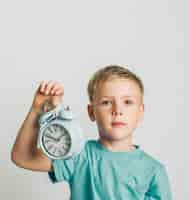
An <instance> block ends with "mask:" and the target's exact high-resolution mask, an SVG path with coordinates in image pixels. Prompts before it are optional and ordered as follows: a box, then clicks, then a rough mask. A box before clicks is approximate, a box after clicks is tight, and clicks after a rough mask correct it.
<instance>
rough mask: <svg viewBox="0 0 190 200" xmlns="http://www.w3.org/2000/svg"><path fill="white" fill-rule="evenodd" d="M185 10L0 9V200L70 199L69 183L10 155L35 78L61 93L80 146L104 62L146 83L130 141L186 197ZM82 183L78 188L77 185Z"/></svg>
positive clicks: (183, 6) (164, 0)
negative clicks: (92, 82)
mask: <svg viewBox="0 0 190 200" xmlns="http://www.w3.org/2000/svg"><path fill="white" fill-rule="evenodd" d="M189 18H190V14H189V2H188V1H185V0H181V1H177V0H173V1H172V0H160V1H152V0H144V1H137V0H131V1H128V0H125V1H120V0H117V1H111V0H109V1H108V0H101V1H100V0H96V1H87V0H81V1H71V0H70V1H64V0H62V1H41V0H38V1H35V0H34V1H9V0H6V1H1V2H0V70H1V72H0V93H1V100H0V113H1V117H0V124H1V134H0V136H1V139H0V147H1V148H0V158H1V162H0V163H1V164H0V166H1V167H0V169H1V170H0V196H1V198H2V199H6V200H11V199H14V200H25V199H27V200H36V199H45V200H51V199H68V198H69V188H68V185H67V183H58V184H52V183H50V182H49V179H48V177H47V174H46V173H42V172H32V171H28V170H24V169H21V168H18V167H16V166H15V165H14V164H13V163H12V162H11V160H10V152H11V148H12V145H13V143H14V140H15V137H16V134H17V131H18V129H19V127H20V125H21V123H22V121H23V120H24V118H25V116H26V114H27V112H28V110H29V108H30V105H31V103H32V99H33V95H34V92H35V90H36V88H37V86H38V84H39V82H40V81H41V80H58V81H60V82H62V83H63V84H64V87H65V99H64V102H65V104H69V105H70V106H71V107H72V109H73V110H74V111H75V112H76V113H77V114H78V115H79V118H80V122H81V125H82V127H83V129H84V133H85V136H86V137H87V138H95V137H96V136H97V130H96V126H95V124H94V123H92V122H90V121H89V119H88V116H87V112H86V105H87V103H88V98H87V93H86V86H87V82H88V80H89V78H90V76H91V75H92V73H93V72H95V71H96V70H97V69H99V68H100V67H102V66H104V65H106V64H131V66H130V69H131V70H132V71H133V72H135V73H137V74H138V75H139V76H140V77H141V78H142V79H143V81H144V85H145V119H144V121H143V123H142V124H141V125H140V127H139V128H138V129H137V130H136V131H135V133H134V135H135V143H137V144H139V145H140V146H141V148H142V149H144V150H145V151H147V152H149V153H150V154H151V155H152V156H153V157H155V158H156V159H158V160H160V161H161V162H162V163H164V164H165V165H166V167H167V170H168V175H169V178H170V182H171V187H172V192H173V197H174V199H175V200H187V198H188V197H189V196H190V190H189V186H188V184H189V177H190V173H189V169H190V157H189V139H190V137H189V133H190V132H189V126H188V120H189V100H190V99H189V84H190V81H189V80H188V75H189V72H190V70H189V64H190V61H189V56H188V55H189V50H190V49H189V46H190V43H189V42H190V40H189V34H190V28H189V20H188V19H189ZM79 184H80V183H79Z"/></svg>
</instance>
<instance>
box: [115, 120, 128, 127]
mask: <svg viewBox="0 0 190 200" xmlns="http://www.w3.org/2000/svg"><path fill="white" fill-rule="evenodd" d="M126 125H127V124H126V123H124V122H119V121H118V122H112V126H126Z"/></svg>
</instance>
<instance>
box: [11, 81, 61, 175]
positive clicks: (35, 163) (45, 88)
mask: <svg viewBox="0 0 190 200" xmlns="http://www.w3.org/2000/svg"><path fill="white" fill-rule="evenodd" d="M62 96H63V87H62V86H61V85H60V84H59V83H57V82H53V81H49V82H47V81H46V82H45V81H43V82H42V83H41V84H40V86H39V88H38V90H37V92H36V94H35V97H34V101H33V104H32V106H31V109H30V111H29V112H28V114H27V116H26V118H25V120H24V122H23V123H22V125H21V127H20V129H19V131H18V134H17V137H16V140H15V143H14V145H13V148H12V152H11V159H12V161H13V162H14V163H15V164H16V165H17V166H19V167H22V168H25V169H30V170H35V171H51V168H52V167H51V160H50V159H49V158H48V157H47V156H46V155H44V154H43V153H42V152H41V150H39V149H37V138H38V131H39V125H38V118H39V115H40V114H41V113H42V112H43V105H44V102H45V101H47V100H48V101H49V102H50V103H52V105H53V106H56V105H57V104H58V103H60V101H61V98H62Z"/></svg>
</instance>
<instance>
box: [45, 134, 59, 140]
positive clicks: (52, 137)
mask: <svg viewBox="0 0 190 200" xmlns="http://www.w3.org/2000/svg"><path fill="white" fill-rule="evenodd" d="M46 137H48V138H51V139H52V140H55V141H57V139H56V138H54V137H52V136H50V135H46Z"/></svg>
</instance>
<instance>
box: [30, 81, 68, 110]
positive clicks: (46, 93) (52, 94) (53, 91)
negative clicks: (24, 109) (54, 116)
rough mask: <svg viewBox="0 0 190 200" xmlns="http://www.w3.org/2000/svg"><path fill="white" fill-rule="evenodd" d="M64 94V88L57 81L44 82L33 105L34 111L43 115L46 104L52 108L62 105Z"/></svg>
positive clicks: (36, 94)
mask: <svg viewBox="0 0 190 200" xmlns="http://www.w3.org/2000/svg"><path fill="white" fill-rule="evenodd" d="M63 94H64V88H63V86H62V85H61V83H59V82H57V81H42V82H41V83H40V85H39V87H38V89H37V91H36V93H35V96H34V100H33V103H32V110H33V111H35V112H36V113H37V114H41V113H42V112H43V111H46V110H44V104H45V102H48V104H50V105H51V106H52V107H55V106H57V105H58V104H60V103H61V101H62V97H63Z"/></svg>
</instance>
